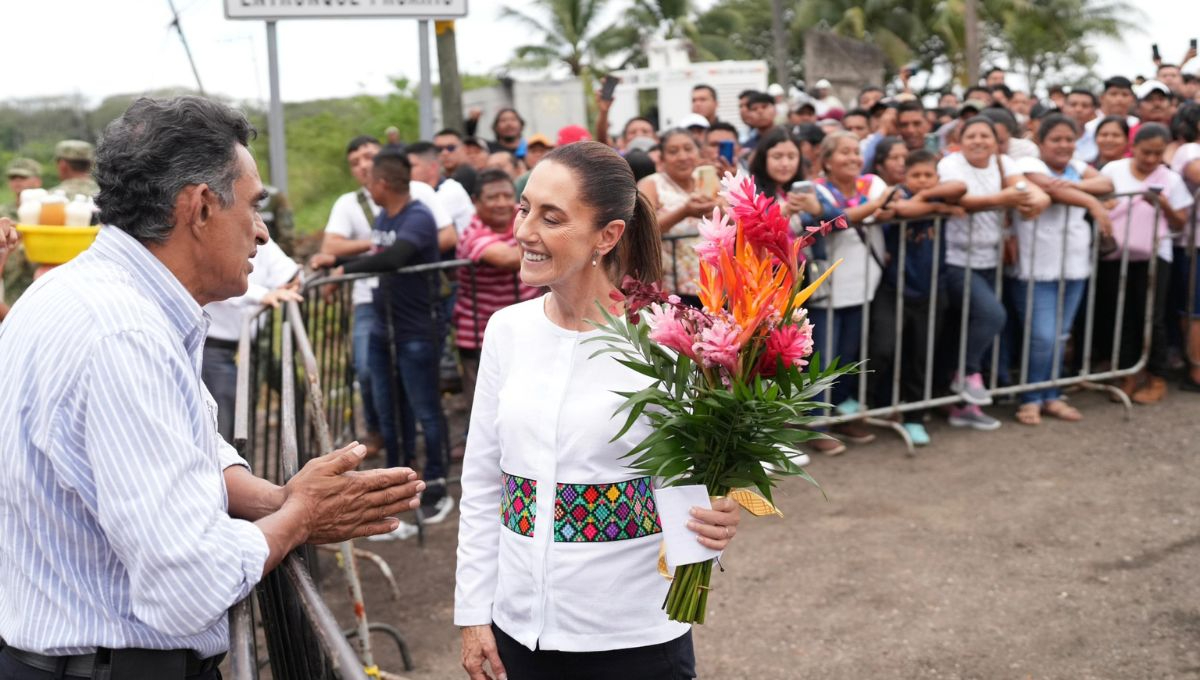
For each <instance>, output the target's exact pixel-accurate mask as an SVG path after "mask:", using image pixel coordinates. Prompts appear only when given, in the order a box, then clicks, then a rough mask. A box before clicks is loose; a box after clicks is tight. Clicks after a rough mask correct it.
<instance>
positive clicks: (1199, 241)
mask: <svg viewBox="0 0 1200 680" xmlns="http://www.w3.org/2000/svg"><path fill="white" fill-rule="evenodd" d="M1195 161H1200V144H1197V143H1195V142H1191V143H1188V144H1184V145H1183V146H1181V147H1179V148H1178V149H1176V151H1175V157H1174V158H1172V159H1171V169H1172V170H1174V171H1175V172H1177V173H1179V176H1180V177H1183V178H1184V180H1183V182H1184V185H1185V186H1187V189H1188V191H1189V192H1191V194H1192V195H1193V196H1194V195H1195V194H1196V191H1197V190H1200V185H1196V186H1191V185H1190V184H1188V183H1187V178H1186V175H1185V174H1184V173H1185V172H1187V167H1188V166H1189V165H1191V164H1192V163H1194V162H1195ZM1195 215H1196V213H1195V212H1193V213H1192V214H1191V217H1192V218H1193V219H1194V218H1195ZM1191 229H1192V225H1191V222H1190V221H1189V222H1188V224H1187V225H1186V226H1185V227H1184V234H1185V235H1184V236H1180V237H1179V244H1180V245H1183V242H1184V241H1185V240H1187V236H1186V234H1187V232H1188V231H1189V230H1191ZM1196 247H1197V248H1200V225H1197V228H1196Z"/></svg>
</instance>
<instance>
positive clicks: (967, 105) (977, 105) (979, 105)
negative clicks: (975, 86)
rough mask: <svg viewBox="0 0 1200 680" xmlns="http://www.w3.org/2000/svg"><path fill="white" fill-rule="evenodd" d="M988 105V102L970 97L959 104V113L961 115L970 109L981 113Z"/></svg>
mask: <svg viewBox="0 0 1200 680" xmlns="http://www.w3.org/2000/svg"><path fill="white" fill-rule="evenodd" d="M987 107H988V105H987V103H986V102H981V101H979V100H978V99H968V100H967V101H965V102H963V103H962V104H961V105H959V107H958V115H960V116H961V115H962V114H963V112H964V111H967V110H968V109H969V110H971V111H974V112H975V113H979V112H980V111H982V110H984V109H986V108H987Z"/></svg>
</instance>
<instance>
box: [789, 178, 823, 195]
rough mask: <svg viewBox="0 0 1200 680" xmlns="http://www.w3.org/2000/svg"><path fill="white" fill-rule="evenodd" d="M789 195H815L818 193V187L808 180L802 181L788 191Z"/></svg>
mask: <svg viewBox="0 0 1200 680" xmlns="http://www.w3.org/2000/svg"><path fill="white" fill-rule="evenodd" d="M788 193H790V194H815V193H817V187H816V185H814V184H813V183H812V182H810V181H808V180H806V179H802V180H800V181H799V182H796V183H795V184H793V185H792V188H791V189H788Z"/></svg>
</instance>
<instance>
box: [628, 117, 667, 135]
mask: <svg viewBox="0 0 1200 680" xmlns="http://www.w3.org/2000/svg"><path fill="white" fill-rule="evenodd" d="M639 120H640V121H642V122H643V123H645V124H647V125H649V126H650V129H651V130H654V131H655V132H658V126H657V125H655V124H654V121H652V120H650V119H649V118H646V117H645V116H634V117H633V118H630V119H629V120H627V121H625V127H623V128H621V138H622V139H624V138H625V135H628V134H629V126H630V125H633V124H634V123H636V122H638V121H639Z"/></svg>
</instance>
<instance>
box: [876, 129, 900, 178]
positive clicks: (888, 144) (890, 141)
mask: <svg viewBox="0 0 1200 680" xmlns="http://www.w3.org/2000/svg"><path fill="white" fill-rule="evenodd" d="M897 146H904V138H903V137H896V136H891V137H884V138H883V139H881V140H879V144H877V145H875V158H874V159H872V160H871V168H870V172H871V174H872V175H879V176H880V177H883V163H884V161H886V160H887V157H888V156H889V155H891V153H892V149H894V148H896V147H897ZM904 148H905V153H907V150H908V147H907V146H904ZM905 158H907V156H905Z"/></svg>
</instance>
